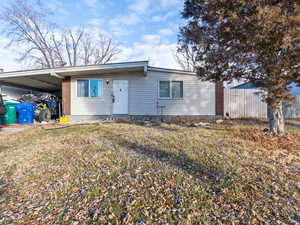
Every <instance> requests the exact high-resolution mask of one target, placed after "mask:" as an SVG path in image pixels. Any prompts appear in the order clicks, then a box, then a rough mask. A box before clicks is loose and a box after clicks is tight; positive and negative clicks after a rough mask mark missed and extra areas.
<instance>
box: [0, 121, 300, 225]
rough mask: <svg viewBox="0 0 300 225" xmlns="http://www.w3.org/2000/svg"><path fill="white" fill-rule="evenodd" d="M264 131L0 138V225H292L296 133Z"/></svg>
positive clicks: (114, 131)
mask: <svg viewBox="0 0 300 225" xmlns="http://www.w3.org/2000/svg"><path fill="white" fill-rule="evenodd" d="M263 126H264V124H257V123H251V122H235V123H234V124H233V125H229V124H224V125H214V126H212V127H209V128H202V127H197V128H192V127H185V126H180V125H174V124H161V125H159V124H157V125H156V126H152V127H143V126H139V125H136V124H128V123H109V124H91V125H76V126H71V127H68V128H64V129H55V130H44V129H41V128H32V129H30V130H26V131H22V132H19V133H16V134H13V135H10V134H3V135H1V136H0V224H270V225H271V224H299V223H300V140H299V137H300V130H299V129H298V128H297V124H296V126H292V127H290V129H289V135H286V136H284V137H280V138H274V137H273V138H272V137H265V136H263V135H262V132H261V131H262V129H263ZM54 127H55V126H54Z"/></svg>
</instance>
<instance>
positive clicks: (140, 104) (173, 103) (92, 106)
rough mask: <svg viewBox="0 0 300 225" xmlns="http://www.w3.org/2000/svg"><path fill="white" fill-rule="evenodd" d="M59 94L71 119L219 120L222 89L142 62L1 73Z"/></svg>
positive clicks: (1, 76)
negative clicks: (190, 118)
mask: <svg viewBox="0 0 300 225" xmlns="http://www.w3.org/2000/svg"><path fill="white" fill-rule="evenodd" d="M1 82H5V83H10V84H15V85H18V86H20V85H22V86H23V87H27V88H31V89H34V90H39V91H47V92H61V96H62V104H63V112H64V114H65V115H68V116H70V117H71V118H72V120H73V121H79V120H87V119H99V118H105V117H110V116H117V117H118V116H136V117H140V116H149V117H150V116H154V117H157V116H161V114H163V115H164V116H193V117H214V116H217V115H220V116H223V86H222V84H221V83H218V84H215V83H210V82H202V81H200V80H199V79H198V77H197V76H196V74H195V73H192V72H187V71H181V70H173V69H164V68H156V67H151V66H149V65H148V62H147V61H143V62H128V63H111V64H105V65H92V66H77V67H63V68H56V69H43V70H31V71H19V72H18V71H17V72H8V73H1V74H0V83H1Z"/></svg>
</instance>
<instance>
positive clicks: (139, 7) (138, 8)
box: [129, 0, 150, 14]
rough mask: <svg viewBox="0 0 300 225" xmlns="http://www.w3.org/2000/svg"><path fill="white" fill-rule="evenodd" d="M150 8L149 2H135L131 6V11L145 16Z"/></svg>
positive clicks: (144, 0)
mask: <svg viewBox="0 0 300 225" xmlns="http://www.w3.org/2000/svg"><path fill="white" fill-rule="evenodd" d="M149 6H150V2H149V0H135V1H134V2H133V3H132V4H131V5H130V6H129V9H131V10H132V11H134V12H136V13H139V14H143V13H145V12H146V11H147V10H148V8H149Z"/></svg>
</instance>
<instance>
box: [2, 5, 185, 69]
mask: <svg viewBox="0 0 300 225" xmlns="http://www.w3.org/2000/svg"><path fill="white" fill-rule="evenodd" d="M5 2H9V0H1V3H0V4H1V5H2V4H3V5H2V7H3V6H4V4H5ZM43 2H44V1H43ZM183 2H184V0H63V1H62V0H61V1H59V0H47V2H46V3H45V4H46V5H47V7H49V8H50V9H51V10H52V11H54V12H55V13H54V14H53V15H52V20H53V21H54V22H55V23H57V24H58V25H59V26H61V27H73V28H76V27H85V28H88V29H91V32H97V31H100V32H102V33H104V34H106V35H109V36H111V37H113V39H114V40H116V41H117V42H118V44H119V47H120V49H121V54H120V55H119V56H118V58H117V59H116V61H132V60H150V63H151V65H153V66H160V67H167V68H179V67H178V65H177V63H176V60H175V59H174V53H175V51H176V44H177V35H178V30H179V26H181V25H182V24H183V23H184V21H183V20H182V19H181V17H180V12H181V10H182V9H183ZM5 43H7V40H6V38H5V36H3V34H0V68H4V69H5V71H9V70H18V69H22V65H18V64H17V63H16V62H15V61H14V58H15V51H14V50H13V49H6V48H5Z"/></svg>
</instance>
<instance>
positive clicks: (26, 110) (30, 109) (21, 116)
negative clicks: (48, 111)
mask: <svg viewBox="0 0 300 225" xmlns="http://www.w3.org/2000/svg"><path fill="white" fill-rule="evenodd" d="M16 108H17V113H18V120H19V124H33V123H34V110H35V104H34V103H19V104H17V106H16Z"/></svg>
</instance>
